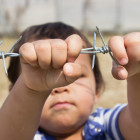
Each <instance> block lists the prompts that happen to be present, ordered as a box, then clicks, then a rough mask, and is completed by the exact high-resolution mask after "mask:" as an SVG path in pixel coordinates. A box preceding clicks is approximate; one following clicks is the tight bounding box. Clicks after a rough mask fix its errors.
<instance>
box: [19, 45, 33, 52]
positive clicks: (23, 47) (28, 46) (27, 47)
mask: <svg viewBox="0 0 140 140" xmlns="http://www.w3.org/2000/svg"><path fill="white" fill-rule="evenodd" d="M30 47H33V44H32V43H24V44H23V45H22V46H21V47H20V49H19V52H20V53H24V52H25V53H26V52H28V50H29V49H30Z"/></svg>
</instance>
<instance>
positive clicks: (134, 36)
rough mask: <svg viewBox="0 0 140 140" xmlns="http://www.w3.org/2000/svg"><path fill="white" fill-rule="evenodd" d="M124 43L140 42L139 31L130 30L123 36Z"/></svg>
mask: <svg viewBox="0 0 140 140" xmlns="http://www.w3.org/2000/svg"><path fill="white" fill-rule="evenodd" d="M124 41H125V45H127V46H129V45H133V44H134V45H135V44H137V43H139V44H140V32H132V33H129V34H127V35H125V36H124Z"/></svg>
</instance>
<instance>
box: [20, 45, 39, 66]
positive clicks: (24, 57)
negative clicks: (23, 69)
mask: <svg viewBox="0 0 140 140" xmlns="http://www.w3.org/2000/svg"><path fill="white" fill-rule="evenodd" d="M19 53H20V54H21V62H22V63H28V64H30V65H32V66H37V65H38V62H37V55H36V52H35V49H34V45H33V44H32V43H25V44H23V45H22V46H21V47H20V49H19Z"/></svg>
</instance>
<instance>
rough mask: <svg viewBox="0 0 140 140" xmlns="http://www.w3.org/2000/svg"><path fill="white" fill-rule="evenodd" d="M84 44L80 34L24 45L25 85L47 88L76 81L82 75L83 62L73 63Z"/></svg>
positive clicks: (22, 66)
mask: <svg viewBox="0 0 140 140" xmlns="http://www.w3.org/2000/svg"><path fill="white" fill-rule="evenodd" d="M82 46H83V41H82V39H81V38H80V37H79V36H78V35H71V36H69V37H68V38H67V39H66V40H61V39H46V40H45V39H44V40H39V41H34V42H32V43H25V44H24V45H22V46H21V48H20V54H21V74H22V77H23V80H24V83H25V85H26V86H27V87H28V88H30V89H32V90H35V91H46V90H52V89H53V88H56V87H59V86H65V85H68V84H70V83H72V82H74V81H75V80H76V79H77V78H78V77H80V76H81V75H82V70H81V66H80V65H79V64H77V63H74V61H75V60H76V58H77V57H78V55H79V53H80V50H81V48H82Z"/></svg>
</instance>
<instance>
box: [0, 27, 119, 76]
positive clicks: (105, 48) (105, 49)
mask: <svg viewBox="0 0 140 140" xmlns="http://www.w3.org/2000/svg"><path fill="white" fill-rule="evenodd" d="M96 29H97V31H98V33H99V35H100V38H101V40H102V42H103V46H102V47H96V33H95V32H94V45H93V47H91V48H83V49H81V51H80V53H82V54H93V58H92V69H93V68H94V64H95V55H96V53H102V54H106V53H109V55H110V56H111V58H112V59H113V61H114V62H115V63H116V64H119V63H118V62H117V61H116V59H115V58H114V57H113V55H112V51H111V49H110V48H109V47H108V46H107V45H106V44H105V41H104V38H103V36H102V34H101V32H100V30H99V28H98V27H96ZM21 38H22V36H20V37H19V38H18V40H17V41H16V42H15V43H14V45H13V46H12V47H11V49H10V50H9V51H8V53H4V52H3V51H0V59H2V60H3V66H4V70H5V73H6V75H7V76H8V72H7V68H6V63H5V58H6V57H19V56H21V55H20V54H19V53H12V50H13V49H14V47H15V46H16V44H17V43H18V42H19V41H20V40H21ZM1 44H2V41H0V45H1Z"/></svg>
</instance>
